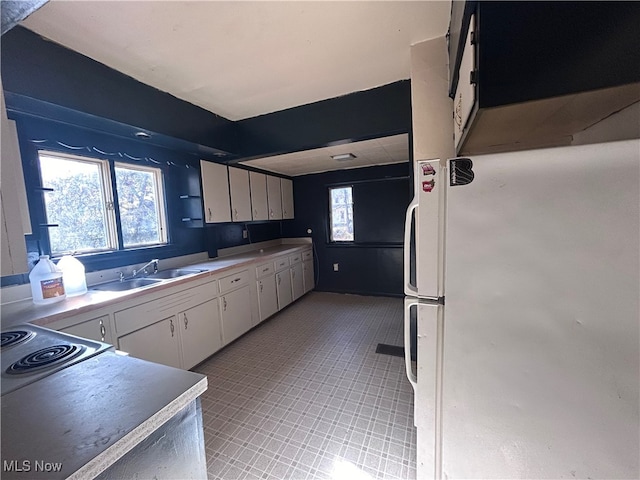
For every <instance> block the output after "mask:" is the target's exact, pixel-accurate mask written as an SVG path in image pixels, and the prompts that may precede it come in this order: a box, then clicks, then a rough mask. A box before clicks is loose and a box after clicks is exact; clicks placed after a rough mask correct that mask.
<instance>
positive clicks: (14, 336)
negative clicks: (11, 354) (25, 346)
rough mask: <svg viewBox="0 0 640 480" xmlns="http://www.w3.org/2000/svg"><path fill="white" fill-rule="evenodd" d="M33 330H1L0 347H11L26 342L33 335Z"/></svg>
mask: <svg viewBox="0 0 640 480" xmlns="http://www.w3.org/2000/svg"><path fill="white" fill-rule="evenodd" d="M33 335H34V333H33V332H27V331H26V330H10V331H8V332H2V334H1V340H0V347H2V348H4V347H11V346H13V345H18V344H20V343H22V342H26V341H27V340H29V339H30V338H31V337H33Z"/></svg>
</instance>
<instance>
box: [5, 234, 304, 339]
mask: <svg viewBox="0 0 640 480" xmlns="http://www.w3.org/2000/svg"><path fill="white" fill-rule="evenodd" d="M310 246H311V244H310V243H302V244H294V243H292V244H283V245H277V246H271V247H268V248H264V249H261V250H251V251H247V252H243V253H238V254H235V255H229V256H225V257H219V258H215V259H211V260H209V261H207V262H200V263H195V264H190V265H184V266H183V267H184V268H197V269H202V270H206V271H205V272H202V273H198V274H194V275H189V276H185V277H179V278H175V279H172V280H167V281H163V282H161V283H159V284H157V285H153V286H150V287H143V288H136V289H132V290H127V291H124V292H106V291H96V290H91V287H89V291H88V292H87V293H86V294H84V295H80V296H77V297H71V298H67V299H65V300H63V301H61V302H57V303H53V304H50V305H35V304H34V303H33V302H32V301H31V299H28V300H23V301H19V302H14V303H9V304H5V305H2V310H1V312H0V313H1V318H2V328H3V329H6V328H8V327H11V326H12V325H17V324H20V323H35V324H37V325H41V326H46V325H47V324H49V323H52V322H55V321H58V320H62V319H64V318H68V317H71V316H74V315H79V314H81V313H85V312H90V311H92V310H97V309H99V308H102V307H106V306H109V305H112V304H115V303H118V302H122V301H124V300H130V299H132V298H136V297H139V296H141V295H146V294H148V293H150V292H157V291H158V290H162V289H165V288H170V287H175V286H177V285H182V284H185V283H188V282H191V281H193V280H195V279H201V278H205V277H208V276H220V274H223V273H224V272H225V271H227V270H232V269H234V268H238V267H242V266H246V265H251V264H256V265H258V264H260V263H261V262H263V261H264V262H267V261H269V260H273V259H274V258H275V257H277V256H280V255H286V254H291V253H295V252H297V251H301V250H302V249H305V248H309V247H310Z"/></svg>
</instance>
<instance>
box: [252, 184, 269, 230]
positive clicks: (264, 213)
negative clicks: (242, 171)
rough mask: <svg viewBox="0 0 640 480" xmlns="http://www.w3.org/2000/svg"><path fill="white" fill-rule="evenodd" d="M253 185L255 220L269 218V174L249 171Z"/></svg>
mask: <svg viewBox="0 0 640 480" xmlns="http://www.w3.org/2000/svg"><path fill="white" fill-rule="evenodd" d="M249 182H250V185H251V212H252V214H253V215H252V217H253V219H254V220H269V206H268V204H267V176H266V175H265V174H264V173H258V172H249Z"/></svg>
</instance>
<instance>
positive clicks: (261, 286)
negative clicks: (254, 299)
mask: <svg viewBox="0 0 640 480" xmlns="http://www.w3.org/2000/svg"><path fill="white" fill-rule="evenodd" d="M263 287H264V285H262V282H260V293H262V288H263Z"/></svg>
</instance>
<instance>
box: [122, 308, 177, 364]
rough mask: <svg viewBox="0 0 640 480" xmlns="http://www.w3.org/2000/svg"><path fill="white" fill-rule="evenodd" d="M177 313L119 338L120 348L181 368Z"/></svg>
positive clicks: (153, 360)
mask: <svg viewBox="0 0 640 480" xmlns="http://www.w3.org/2000/svg"><path fill="white" fill-rule="evenodd" d="M177 323H178V321H177V319H176V316H175V315H172V316H171V317H169V318H165V319H164V320H160V321H159V322H156V323H154V324H151V325H149V326H147V327H144V328H141V329H140V330H136V331H135V332H133V333H130V334H128V335H125V336H123V337H120V338H119V339H118V342H119V345H120V350H124V351H125V352H127V353H129V354H130V355H131V356H132V357H136V358H142V359H143V360H149V361H150V362H156V363H162V364H163V365H169V366H170V367H176V368H180V367H181V364H180V343H179V340H178V331H177Z"/></svg>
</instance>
